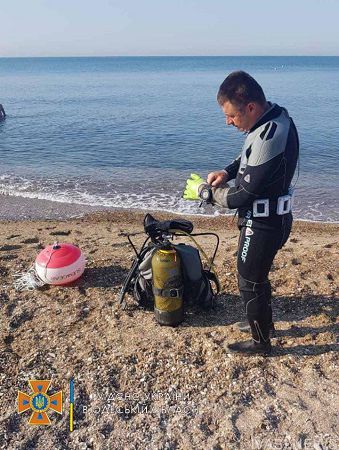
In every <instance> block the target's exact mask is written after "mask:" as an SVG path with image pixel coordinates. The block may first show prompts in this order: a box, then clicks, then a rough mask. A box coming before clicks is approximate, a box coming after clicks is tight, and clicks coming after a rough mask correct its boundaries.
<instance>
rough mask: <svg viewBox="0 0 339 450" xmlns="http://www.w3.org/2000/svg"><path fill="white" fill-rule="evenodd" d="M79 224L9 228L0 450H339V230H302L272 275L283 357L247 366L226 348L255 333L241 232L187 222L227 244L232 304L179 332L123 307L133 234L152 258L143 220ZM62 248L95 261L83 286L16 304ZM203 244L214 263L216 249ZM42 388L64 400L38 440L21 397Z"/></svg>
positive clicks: (224, 264) (111, 218) (188, 320)
mask: <svg viewBox="0 0 339 450" xmlns="http://www.w3.org/2000/svg"><path fill="white" fill-rule="evenodd" d="M33 209H34V208H33ZM33 209H32V210H33ZM51 211H52V208H51ZM17 212H18V211H17ZM77 212H79V211H75V210H73V211H72V210H71V208H70V211H69V218H64V219H62V220H60V219H56V218H55V217H53V216H51V217H50V218H49V219H48V220H46V219H44V220H42V219H41V218H38V217H31V218H27V211H25V212H24V213H23V216H26V218H21V220H12V218H8V217H7V219H3V220H2V221H1V222H0V236H1V239H0V277H1V278H0V279H1V284H0V324H1V326H0V374H1V375H0V376H1V392H0V405H1V406H0V407H1V418H0V448H1V449H15V450H17V449H20V450H24V449H25V450H28V449H40V448H44V449H53V450H54V449H60V450H66V449H84V450H85V449H100V450H101V449H107V450H108V449H131V450H132V449H135V450H137V449H138V450H139V449H159V450H160V449H173V450H174V449H184V450H188V449H211V450H212V449H213V450H219V449H222V450H223V449H226V450H228V449H232V450H233V449H241V450H243V449H244V450H250V449H263V450H266V449H267V450H272V449H303V448H305V449H308V448H310V449H311V448H312V449H328V450H335V449H337V448H338V447H339V436H338V407H337V405H338V403H339V398H338V384H337V379H338V375H337V374H338V353H337V352H338V345H337V341H336V339H337V332H338V284H339V283H338V227H339V225H338V224H326V223H311V222H302V221H295V222H294V227H293V230H292V233H291V236H290V239H289V241H288V242H287V244H286V245H285V247H284V248H283V249H282V250H281V251H280V252H279V254H278V256H277V257H276V259H275V261H274V266H273V268H272V271H271V275H270V279H271V282H272V288H273V302H272V304H273V313H274V321H275V323H276V329H277V333H276V337H275V338H273V339H272V345H273V347H274V350H273V353H272V356H270V357H263V356H252V357H246V356H242V355H235V354H230V353H228V351H227V347H226V346H227V344H228V343H231V342H234V341H238V340H243V339H244V340H245V339H248V335H247V334H246V333H241V332H240V331H239V330H238V329H237V327H236V325H235V323H236V322H238V321H241V320H244V312H243V307H242V304H241V301H240V298H239V294H238V289H237V280H236V265H235V264H236V256H235V255H236V248H237V239H238V230H237V227H236V223H235V222H236V221H232V218H230V217H226V216H219V217H215V218H212V217H196V216H194V217H193V216H191V217H189V216H188V217H186V218H188V219H189V220H192V222H193V223H194V226H195V231H196V232H198V231H215V232H217V233H218V234H219V236H220V248H219V251H218V254H217V257H216V267H217V271H218V274H219V278H220V281H221V285H222V291H221V293H220V294H219V295H218V296H217V298H216V301H215V307H214V308H213V309H212V310H211V311H207V312H206V311H201V310H199V309H194V308H193V309H189V310H188V311H187V313H186V317H185V321H184V322H183V323H182V324H181V325H180V326H178V327H176V328H171V327H164V326H160V325H159V324H158V323H156V321H155V320H154V314H153V311H152V310H142V309H139V308H138V307H137V306H136V304H135V303H134V301H133V299H132V297H131V296H128V298H127V303H128V307H127V309H126V310H121V308H120V307H119V305H118V303H117V294H118V293H119V290H120V288H121V286H122V283H123V281H124V277H125V276H126V274H127V272H128V270H129V268H130V265H131V263H132V260H133V257H134V253H133V250H132V248H131V247H130V245H129V243H128V240H127V234H131V235H132V236H131V238H132V239H133V241H134V242H135V243H136V245H137V246H140V245H141V243H142V242H143V240H144V238H145V235H144V233H143V227H142V220H143V216H144V213H142V212H138V211H135V212H133V211H113V212H112V211H110V212H109V211H101V212H95V213H94V212H91V211H87V214H86V215H84V216H82V217H73V218H71V215H72V214H74V215H76V213H77ZM154 215H155V216H156V217H157V218H159V219H165V218H168V217H169V215H168V214H164V213H161V214H160V213H156V212H155V213H154ZM33 216H34V214H33ZM47 216H48V215H47ZM173 216H174V214H171V217H173ZM45 217H46V216H45ZM10 219H11V220H10ZM54 241H59V242H71V243H73V244H76V245H78V246H79V247H80V248H81V250H82V252H83V253H84V255H85V256H86V259H87V265H86V270H85V272H84V274H83V275H82V277H81V278H80V279H79V280H77V281H75V282H73V283H72V284H70V285H67V286H59V287H58V286H50V285H45V286H43V287H41V288H39V289H36V290H33V291H23V292H18V291H16V290H15V289H14V280H15V274H16V273H18V272H24V271H26V270H28V269H29V268H30V267H31V266H32V265H33V263H34V260H35V257H36V255H37V254H38V253H39V252H40V251H41V249H43V248H44V247H45V246H47V245H48V244H52V243H53V242H54ZM199 242H200V243H201V245H202V247H203V248H204V249H205V250H206V252H207V253H208V254H211V253H212V250H213V242H212V241H210V240H209V239H208V238H202V239H200V241H199ZM71 378H73V379H74V391H75V393H74V395H75V400H74V402H75V403H74V430H73V431H72V432H70V430H69V409H70V408H69V406H70V405H69V381H70V379H71ZM30 379H44V380H52V383H51V388H50V393H53V392H57V391H58V390H62V391H63V398H64V410H63V414H61V415H59V414H57V413H55V412H50V413H49V416H50V420H51V422H52V424H51V426H46V427H34V426H30V425H28V423H27V422H28V420H29V417H30V413H29V412H25V413H22V414H21V415H19V414H18V413H17V407H16V398H17V392H18V390H21V391H23V392H27V393H29V391H30V388H29V385H28V380H30Z"/></svg>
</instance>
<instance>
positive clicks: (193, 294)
mask: <svg viewBox="0 0 339 450" xmlns="http://www.w3.org/2000/svg"><path fill="white" fill-rule="evenodd" d="M144 228H145V232H146V234H147V235H148V236H149V238H150V239H151V240H152V241H151V242H150V243H149V244H148V245H147V246H146V245H145V244H146V243H147V241H148V239H147V240H146V241H145V243H144V245H143V246H142V248H141V250H140V251H139V253H138V252H136V254H137V256H136V258H135V260H134V262H133V265H132V267H131V269H130V271H129V273H128V275H127V277H126V280H125V283H124V285H123V287H122V289H121V292H120V296H119V303H120V305H121V306H122V307H123V308H124V307H125V306H126V302H125V300H124V298H125V294H126V293H127V292H129V293H130V294H132V295H133V297H134V299H135V300H136V302H137V303H138V305H139V306H142V307H145V308H151V307H153V306H154V295H153V288H152V257H153V254H154V252H155V251H156V250H157V249H158V248H159V245H162V244H163V243H164V242H165V241H166V242H167V243H169V241H168V237H169V235H172V236H174V235H176V236H178V235H180V236H184V235H192V230H193V224H192V223H191V222H189V221H187V220H175V221H164V222H159V221H157V220H156V219H154V218H153V217H152V216H151V215H150V214H147V215H146V217H145V219H144ZM199 235H213V236H215V237H216V238H217V245H216V249H215V251H214V255H213V258H212V261H210V265H211V266H212V264H213V260H214V257H215V254H216V251H217V248H218V244H219V238H218V236H217V235H216V234H215V233H198V234H194V235H192V236H199ZM128 239H129V241H130V243H131V245H132V246H133V248H134V250H135V247H134V245H133V243H132V242H131V240H130V238H129V237H128ZM170 245H171V247H172V248H174V249H175V250H176V252H177V253H178V254H179V256H180V259H181V270H182V278H183V284H184V292H183V302H184V306H186V307H187V306H188V305H190V306H194V305H196V306H199V307H201V308H203V309H209V308H210V307H212V306H213V303H214V297H215V295H216V294H218V293H219V290H220V285H219V281H218V278H217V277H216V275H215V274H214V273H213V272H212V271H211V267H210V269H208V270H207V269H204V268H203V265H202V262H201V258H200V253H199V251H198V249H197V248H195V247H193V246H191V245H188V244H173V243H172V242H171V243H170Z"/></svg>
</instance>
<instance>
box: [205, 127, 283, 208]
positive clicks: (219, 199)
mask: <svg viewBox="0 0 339 450" xmlns="http://www.w3.org/2000/svg"><path fill="white" fill-rule="evenodd" d="M288 129H289V127H279V128H278V126H277V124H276V123H275V122H268V123H267V124H266V126H265V128H264V130H263V132H262V133H260V134H259V135H258V136H257V137H256V139H255V140H254V142H253V143H252V146H251V152H250V155H249V158H248V163H247V166H246V169H245V170H244V172H243V174H242V176H241V179H240V181H239V184H238V185H237V186H236V187H230V188H226V189H222V188H217V189H214V190H213V199H212V202H213V203H215V204H218V205H220V206H224V207H227V208H230V209H234V208H240V207H244V206H251V205H252V204H253V201H254V200H256V199H258V198H260V197H261V193H262V192H264V191H267V189H269V185H270V184H271V183H273V182H275V181H276V177H277V176H281V175H278V174H281V170H280V168H281V164H284V150H285V145H286V141H287V135H288Z"/></svg>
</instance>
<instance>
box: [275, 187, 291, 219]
mask: <svg viewBox="0 0 339 450" xmlns="http://www.w3.org/2000/svg"><path fill="white" fill-rule="evenodd" d="M293 199H294V191H293V189H291V188H290V189H289V191H288V194H286V195H282V196H281V197H278V201H277V214H278V215H279V216H282V215H284V214H288V213H289V212H290V211H291V210H292V205H293Z"/></svg>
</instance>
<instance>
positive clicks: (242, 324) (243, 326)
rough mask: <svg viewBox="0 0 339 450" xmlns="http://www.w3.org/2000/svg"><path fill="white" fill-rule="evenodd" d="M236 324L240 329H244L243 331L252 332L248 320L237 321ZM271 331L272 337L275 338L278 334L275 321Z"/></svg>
mask: <svg viewBox="0 0 339 450" xmlns="http://www.w3.org/2000/svg"><path fill="white" fill-rule="evenodd" d="M235 325H236V326H237V327H238V330H239V331H242V332H243V333H250V332H251V327H250V326H249V323H248V322H237V323H236V324H235ZM269 333H270V338H274V337H275V336H276V329H275V326H274V323H273V322H272V323H271V325H270V329H269Z"/></svg>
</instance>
